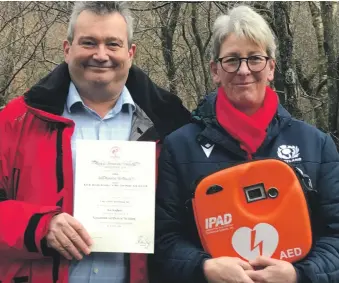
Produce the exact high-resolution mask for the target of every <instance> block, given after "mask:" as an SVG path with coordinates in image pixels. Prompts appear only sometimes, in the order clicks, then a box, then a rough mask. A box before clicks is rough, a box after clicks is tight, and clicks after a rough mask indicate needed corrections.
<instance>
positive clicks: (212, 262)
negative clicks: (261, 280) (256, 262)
mask: <svg viewBox="0 0 339 283" xmlns="http://www.w3.org/2000/svg"><path fill="white" fill-rule="evenodd" d="M203 269H204V273H205V277H206V279H207V281H208V282H209V283H225V282H227V283H254V282H253V281H252V279H251V278H250V277H249V276H248V275H247V274H246V273H245V270H253V269H252V267H251V265H250V264H249V263H247V262H246V261H243V260H241V259H240V258H236V257H219V258H214V259H208V260H206V261H205V262H204V266H203Z"/></svg>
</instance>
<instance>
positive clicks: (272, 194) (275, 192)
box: [267, 188, 279, 198]
mask: <svg viewBox="0 0 339 283" xmlns="http://www.w3.org/2000/svg"><path fill="white" fill-rule="evenodd" d="M267 194H268V197H269V198H276V197H277V196H278V195H279V191H278V189H277V188H270V189H269V190H268V192H267Z"/></svg>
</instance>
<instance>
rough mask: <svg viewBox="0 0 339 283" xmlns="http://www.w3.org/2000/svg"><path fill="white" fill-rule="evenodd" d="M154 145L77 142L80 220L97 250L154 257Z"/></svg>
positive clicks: (76, 197)
mask: <svg viewBox="0 0 339 283" xmlns="http://www.w3.org/2000/svg"><path fill="white" fill-rule="evenodd" d="M155 152H156V150H155V143H154V142H136V141H108V140H107V141H106V140H102V141H98V140H77V141H76V166H75V186H74V217H75V219H77V220H78V221H79V222H80V223H81V224H82V225H83V226H84V227H85V229H86V230H87V232H88V233H89V234H90V236H91V237H92V239H93V242H94V244H93V246H92V247H91V250H92V251H93V252H118V253H153V252H154V221H155V219H154V214H155V182H156V172H155V171H156V168H155V166H156V154H155Z"/></svg>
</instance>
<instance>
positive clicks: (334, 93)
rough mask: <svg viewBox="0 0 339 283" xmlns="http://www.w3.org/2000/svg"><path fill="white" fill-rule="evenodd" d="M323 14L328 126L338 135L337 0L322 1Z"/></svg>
mask: <svg viewBox="0 0 339 283" xmlns="http://www.w3.org/2000/svg"><path fill="white" fill-rule="evenodd" d="M320 5H321V15H322V20H323V24H324V49H325V54H326V57H327V62H328V64H327V76H328V79H327V87H328V126H329V131H330V132H331V133H332V134H333V135H334V136H336V137H338V136H339V135H338V133H339V131H338V130H339V129H338V89H337V83H336V76H337V71H336V63H335V62H336V54H335V41H334V32H335V31H334V20H333V17H334V12H335V11H336V8H337V3H336V2H321V4H320Z"/></svg>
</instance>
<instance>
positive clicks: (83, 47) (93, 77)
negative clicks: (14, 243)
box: [64, 11, 135, 89]
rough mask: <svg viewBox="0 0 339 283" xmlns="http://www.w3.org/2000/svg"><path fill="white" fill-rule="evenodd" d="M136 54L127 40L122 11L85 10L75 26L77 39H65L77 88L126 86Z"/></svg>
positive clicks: (67, 54) (116, 87)
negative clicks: (98, 13)
mask: <svg viewBox="0 0 339 283" xmlns="http://www.w3.org/2000/svg"><path fill="white" fill-rule="evenodd" d="M134 53H135V45H132V46H131V47H130V48H129V46H128V41H127V24H126V22H125V19H124V18H123V17H122V16H121V15H120V14H119V13H113V14H108V15H97V14H94V13H92V12H89V11H83V12H82V13H80V15H79V16H78V19H77V21H76V24H75V27H74V36H73V42H68V41H65V42H64V55H65V61H66V62H67V63H68V66H69V71H70V75H71V78H72V81H73V82H74V83H75V85H76V86H77V87H80V88H84V87H93V86H94V87H99V88H110V86H113V89H120V88H121V89H122V87H123V85H124V84H125V83H126V80H127V76H128V71H129V68H130V67H131V64H132V59H133V56H134Z"/></svg>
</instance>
